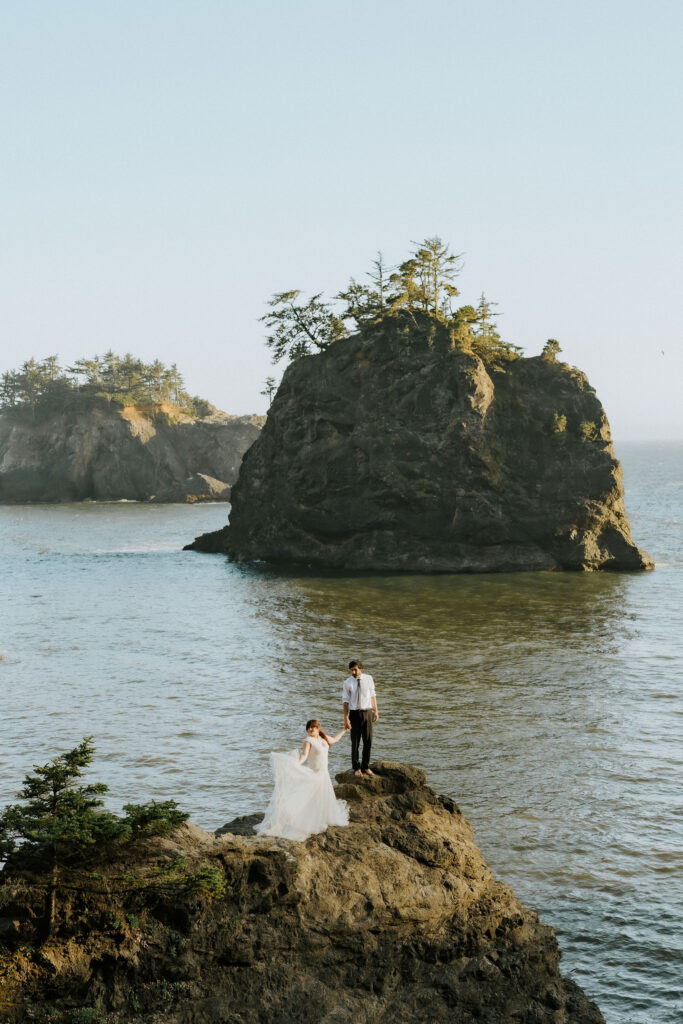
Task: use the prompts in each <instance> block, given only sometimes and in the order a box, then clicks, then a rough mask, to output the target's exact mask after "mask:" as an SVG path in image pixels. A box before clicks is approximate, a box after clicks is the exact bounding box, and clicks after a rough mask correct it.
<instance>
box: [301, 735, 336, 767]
mask: <svg viewBox="0 0 683 1024" xmlns="http://www.w3.org/2000/svg"><path fill="white" fill-rule="evenodd" d="M305 742H306V743H310V744H311V749H310V751H309V753H308V763H309V765H310V766H311V768H312V769H313V771H314V772H326V771H327V755H328V753H329V750H330V748H329V747H328V745H327V743H325V740H323V739H321V738H320V736H306V740H305Z"/></svg>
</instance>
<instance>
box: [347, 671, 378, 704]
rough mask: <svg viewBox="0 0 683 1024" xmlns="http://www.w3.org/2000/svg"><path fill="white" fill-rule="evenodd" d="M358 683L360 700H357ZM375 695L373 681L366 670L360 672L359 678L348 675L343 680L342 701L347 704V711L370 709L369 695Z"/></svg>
mask: <svg viewBox="0 0 683 1024" xmlns="http://www.w3.org/2000/svg"><path fill="white" fill-rule="evenodd" d="M359 683H360V701H359V700H358V694H359V689H358V684H359ZM374 696H375V682H374V680H373V678H372V676H369V675H368V674H367V672H363V673H361V676H360V678H359V679H356V677H355V676H349V677H348V679H345V680H344V687H343V690H342V703H343V704H348V705H349V711H372V710H373V708H372V701H371V700H370V698H371V697H374Z"/></svg>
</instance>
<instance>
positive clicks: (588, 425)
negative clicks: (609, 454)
mask: <svg viewBox="0 0 683 1024" xmlns="http://www.w3.org/2000/svg"><path fill="white" fill-rule="evenodd" d="M579 434H580V435H581V439H582V440H583V441H596V440H597V437H598V425H597V423H593V422H592V421H590V420H584V421H583V423H579Z"/></svg>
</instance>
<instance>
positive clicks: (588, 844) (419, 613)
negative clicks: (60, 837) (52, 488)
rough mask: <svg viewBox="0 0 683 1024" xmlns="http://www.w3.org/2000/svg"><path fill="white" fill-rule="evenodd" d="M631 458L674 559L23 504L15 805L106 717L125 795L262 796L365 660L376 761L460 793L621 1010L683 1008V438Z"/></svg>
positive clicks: (8, 764) (111, 755)
mask: <svg viewBox="0 0 683 1024" xmlns="http://www.w3.org/2000/svg"><path fill="white" fill-rule="evenodd" d="M617 454H618V455H619V457H620V458H621V460H622V464H623V466H624V472H625V481H626V504H627V510H628V512H629V516H630V520H631V526H632V530H633V535H634V538H635V539H636V541H637V543H639V544H640V545H641V546H642V547H644V548H645V549H646V550H647V551H649V553H650V554H651V555H652V556H653V557H654V558H655V560H656V562H657V568H656V570H655V571H654V572H653V573H647V574H599V575H580V574H550V573H542V574H528V575H526V574H521V575H494V576H480V577H463V576H460V577H458V576H455V577H448V576H437V577H418V576H406V577H400V576H362V577H344V576H323V575H320V574H317V573H275V572H273V571H271V570H265V569H257V568H249V567H245V566H239V565H233V564H231V563H230V562H228V561H227V560H226V559H225V558H223V557H222V556H216V555H200V554H197V553H193V552H183V551H182V546H183V544H185V543H187V542H188V541H189V540H191V539H192V538H193V537H194V536H195V535H197V534H198V533H202V532H204V531H206V530H209V529H216V528H218V527H220V526H222V525H223V524H224V522H225V520H226V516H227V509H226V507H225V506H224V505H204V506H185V505H171V506H155V505H137V504H132V503H114V504H84V505H63V506H13V507H0V573H1V576H0V587H1V589H2V620H1V626H0V629H1V632H0V654H2V656H3V660H2V661H1V662H0V687H1V690H2V716H1V718H0V806H4V804H5V803H7V802H9V801H11V800H12V799H13V798H14V796H15V794H16V792H17V790H18V788H19V785H20V783H21V780H22V778H23V776H24V774H25V773H26V772H27V771H29V770H30V769H31V766H32V765H33V764H35V763H42V762H44V761H46V760H47V759H49V758H50V757H52V756H54V755H55V754H56V753H59V752H61V751H64V750H66V749H69V748H71V747H72V746H74V745H75V744H76V743H78V742H79V741H80V739H81V738H82V737H83V736H84V735H92V736H93V737H94V740H95V743H96V747H97V755H96V763H95V766H94V771H93V777H97V778H98V779H100V780H102V781H104V782H106V783H107V784H108V785H109V787H110V793H109V796H108V805H109V806H110V807H111V808H112V809H114V810H118V809H120V808H121V806H122V805H123V804H124V803H126V802H128V801H131V800H134V801H143V800H146V799H151V798H156V799H166V798H169V797H174V798H175V799H177V800H178V802H179V803H180V804H181V806H183V807H184V808H186V809H188V810H189V811H190V812H191V816H192V819H193V820H194V821H195V822H196V823H197V824H199V825H201V826H203V827H205V828H207V829H214V828H216V827H217V826H219V825H221V824H223V823H224V822H225V821H228V820H229V819H230V818H232V817H234V816H235V815H236V814H242V813H248V812H251V811H254V810H257V809H263V808H264V806H265V803H266V798H267V794H268V790H269V786H270V782H269V778H268V757H267V755H268V751H269V750H271V749H281V750H286V749H289V748H290V747H292V746H293V745H295V744H297V743H298V742H299V741H300V740H301V738H302V734H303V726H304V722H305V721H306V719H307V718H309V717H312V716H315V717H318V718H320V719H321V721H322V722H323V725H324V726H325V727H327V728H332V729H334V728H336V727H338V725H340V722H341V713H340V712H341V709H340V689H341V682H342V680H343V678H344V676H345V675H346V671H345V665H346V663H347V662H348V660H349V657H352V656H359V657H361V658H362V659H363V661H364V662H365V664H366V667H367V669H368V671H370V672H371V673H372V674H373V675H374V677H375V680H376V684H377V692H378V701H379V707H380V713H381V718H380V723H379V726H378V729H377V736H376V742H375V748H374V750H375V752H376V755H377V757H378V758H386V759H393V760H404V761H409V762H412V763H415V764H419V765H421V766H422V767H424V768H425V770H426V771H427V773H428V779H429V782H430V784H431V785H432V786H433V787H434V788H436V789H437V790H438V791H440V792H443V793H446V794H448V795H451V796H453V797H455V799H456V800H457V801H458V803H459V805H460V806H461V808H462V809H463V811H464V813H465V815H466V816H467V817H468V818H469V820H470V821H471V822H472V824H473V825H474V829H475V836H476V838H477V841H478V843H479V846H480V847H481V849H482V851H483V852H484V855H485V856H486V858H487V860H488V862H489V864H490V865H491V867H492V868H493V870H494V871H495V872H496V873H497V874H498V876H499V877H501V878H502V879H504V880H505V881H506V882H508V883H509V884H510V885H512V887H513V889H514V890H515V892H516V894H517V895H518V896H519V897H520V898H521V899H522V900H523V901H524V902H525V903H526V904H527V905H529V906H531V907H533V908H534V909H535V910H537V911H538V912H539V913H540V914H541V916H542V917H543V919H544V920H545V921H547V922H548V923H550V924H552V925H553V926H554V928H555V930H556V932H557V935H558V938H559V941H560V944H561V947H562V949H563V954H564V956H563V970H564V971H565V973H567V974H569V975H570V976H571V977H573V978H574V979H575V980H576V981H577V982H578V983H579V984H580V985H581V986H582V987H583V988H584V989H585V990H586V991H587V992H588V993H589V995H591V996H592V997H593V998H594V999H595V1000H596V1001H597V1002H598V1004H599V1006H600V1007H601V1009H602V1011H603V1013H604V1014H605V1017H606V1019H607V1021H608V1022H609V1024H674V1022H676V1024H679V1022H680V1021H681V1020H683V995H682V993H681V978H682V977H683V951H682V934H683V926H682V921H683V841H682V840H683V835H682V834H683V823H682V813H681V811H682V808H681V804H682V801H681V767H682V765H683V738H682V729H681V725H682V723H683V705H682V697H683V650H682V643H681V608H682V607H683V445H681V444H678V443H669V444H637V443H629V444H626V443H625V444H622V445H617ZM347 760H348V751H347V749H346V747H345V745H344V744H340V745H339V746H338V747H335V748H334V753H333V755H332V758H331V762H332V770H333V771H335V770H338V769H341V768H345V767H346V766H347Z"/></svg>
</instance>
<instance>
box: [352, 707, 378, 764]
mask: <svg viewBox="0 0 683 1024" xmlns="http://www.w3.org/2000/svg"><path fill="white" fill-rule="evenodd" d="M373 714H374V712H373V711H372V710H368V711H349V719H350V721H351V764H352V766H353V770H354V772H355V771H357V769H358V768H360V769H361V770H362V771H365V769H366V768H367V767H368V765H369V764H370V751H371V750H372V716H373ZM361 740H362V741H363V757H362V759H361V758H359V756H358V754H359V749H360V741H361Z"/></svg>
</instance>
